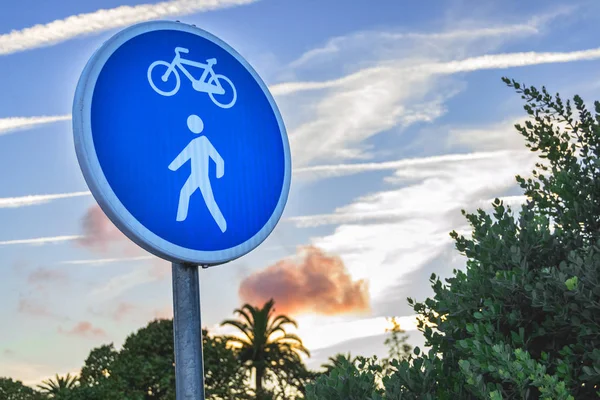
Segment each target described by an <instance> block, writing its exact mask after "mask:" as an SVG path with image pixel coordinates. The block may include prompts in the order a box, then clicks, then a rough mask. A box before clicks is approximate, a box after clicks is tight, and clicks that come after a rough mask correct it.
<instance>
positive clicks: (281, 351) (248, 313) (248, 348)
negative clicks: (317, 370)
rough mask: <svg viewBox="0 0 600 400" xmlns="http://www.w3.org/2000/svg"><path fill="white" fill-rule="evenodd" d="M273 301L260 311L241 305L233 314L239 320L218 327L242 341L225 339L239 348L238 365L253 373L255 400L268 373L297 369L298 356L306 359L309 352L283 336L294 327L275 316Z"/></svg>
mask: <svg viewBox="0 0 600 400" xmlns="http://www.w3.org/2000/svg"><path fill="white" fill-rule="evenodd" d="M274 304H275V302H274V300H273V299H271V300H269V301H268V302H267V303H266V304H265V305H264V306H263V307H262V308H258V307H253V306H251V305H250V304H245V305H244V306H243V307H242V308H239V309H236V310H234V314H237V315H238V316H239V317H240V319H237V320H226V321H223V323H222V324H221V325H222V326H223V325H230V326H234V327H236V328H237V329H239V330H240V331H241V332H242V334H243V337H241V338H238V337H228V338H227V340H228V342H232V343H235V344H237V345H238V346H241V349H240V358H241V361H242V362H243V363H245V364H247V365H249V367H250V368H251V370H254V378H255V385H256V393H257V396H260V395H262V393H263V380H264V379H265V376H266V374H267V373H269V372H273V373H275V374H276V373H277V371H278V370H281V371H283V370H286V372H289V371H287V370H288V369H290V368H291V366H293V365H296V366H297V365H301V364H302V359H301V358H300V353H304V354H306V355H307V356H309V357H310V353H309V351H308V350H307V349H306V348H305V347H304V346H303V345H302V340H301V339H300V338H299V337H298V336H296V335H294V334H290V333H287V332H286V331H285V327H286V326H287V325H292V326H294V327H298V325H297V323H296V321H294V320H293V319H291V318H290V317H288V316H287V315H277V316H275V309H274V307H273V306H274Z"/></svg>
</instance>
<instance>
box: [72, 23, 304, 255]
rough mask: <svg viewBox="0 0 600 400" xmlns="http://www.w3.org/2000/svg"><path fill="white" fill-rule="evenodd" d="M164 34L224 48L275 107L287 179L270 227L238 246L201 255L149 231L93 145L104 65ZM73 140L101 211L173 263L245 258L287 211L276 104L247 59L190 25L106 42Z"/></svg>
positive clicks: (76, 117) (91, 66) (86, 78)
mask: <svg viewBox="0 0 600 400" xmlns="http://www.w3.org/2000/svg"><path fill="white" fill-rule="evenodd" d="M160 30H176V31H182V32H188V33H191V34H194V35H197V36H200V37H202V38H204V39H207V40H209V41H211V42H213V43H215V44H216V45H218V46H220V47H222V48H223V49H225V50H226V51H227V52H229V54H231V55H232V56H233V57H235V58H236V59H237V60H238V61H239V62H240V63H241V64H242V65H243V66H244V67H245V68H246V69H247V70H248V71H249V72H250V74H251V75H252V77H253V78H254V79H255V80H256V82H257V83H258V84H259V86H260V88H261V89H262V91H263V93H264V94H265V96H266V97H267V99H268V101H269V104H270V105H271V108H272V109H273V112H274V114H275V117H276V118H277V123H278V125H279V131H280V132H281V140H282V143H283V152H284V159H285V161H284V162H285V165H284V167H285V171H284V178H283V187H282V190H281V195H280V197H279V201H278V202H277V206H276V207H275V210H274V211H273V214H272V215H271V217H270V218H269V220H268V221H267V223H266V224H265V225H264V226H263V227H262V229H261V230H260V231H258V232H257V233H256V234H255V235H254V236H253V237H251V238H250V239H248V240H247V241H245V242H244V243H241V244H239V245H237V246H235V247H232V248H229V249H224V250H215V251H200V250H193V249H188V248H185V247H181V246H179V245H176V244H174V243H171V242H169V241H167V240H165V239H163V238H161V237H159V236H158V235H156V234H155V233H153V232H151V231H150V230H149V229H148V228H146V227H145V226H143V225H142V224H141V223H140V222H139V221H138V220H137V219H136V218H135V217H134V216H133V215H132V214H131V213H130V212H129V211H128V210H127V209H126V208H125V206H124V205H123V204H122V203H121V201H120V200H119V199H118V198H117V196H116V194H115V193H114V192H113V190H112V188H111V187H110V185H109V184H108V181H107V179H106V177H105V176H104V173H103V171H102V168H101V166H100V162H99V161H98V156H97V154H96V149H95V147H94V143H93V137H92V126H91V104H92V96H93V94H94V88H95V86H96V81H97V79H98V76H99V75H100V72H101V71H102V69H103V67H104V64H105V63H106V61H107V60H108V59H109V58H110V56H111V55H112V54H113V53H114V52H115V51H116V50H117V49H118V48H119V47H121V45H122V44H124V43H125V42H127V41H128V40H130V39H132V38H134V37H136V36H139V35H141V34H144V33H147V32H153V31H160ZM73 136H74V141H75V152H76V153H77V159H78V161H79V165H80V166H81V170H82V172H83V176H84V178H85V180H86V182H87V184H88V186H89V188H90V191H91V192H92V195H93V196H94V198H95V199H96V201H97V202H98V204H99V205H100V208H102V210H103V211H104V213H105V214H106V215H107V216H108V218H109V219H110V220H111V221H112V222H113V223H114V224H115V225H116V226H117V227H118V228H119V229H120V230H121V231H122V232H123V233H124V234H125V235H126V236H127V237H129V239H131V240H132V241H133V242H135V243H136V244H138V245H139V246H141V247H142V248H144V249H145V250H147V251H149V252H150V253H152V254H154V255H156V256H158V257H161V258H164V259H166V260H169V261H172V262H180V263H187V264H195V265H217V264H223V263H226V262H228V261H231V260H234V259H236V258H239V257H241V256H243V255H244V254H247V253H248V252H250V251H252V250H253V249H255V248H256V247H257V246H258V245H259V244H260V243H262V242H263V241H264V240H265V239H266V238H267V237H268V236H269V234H270V233H271V232H272V231H273V229H274V228H275V226H276V225H277V222H279V219H280V218H281V214H282V213H283V209H284V208H285V204H286V202H287V198H288V194H289V190H290V181H291V169H292V166H291V156H290V147H289V142H288V137H287V132H286V129H285V125H284V123H283V119H282V118H281V114H280V113H279V109H278V108H277V105H276V104H275V100H274V99H273V96H272V95H271V93H270V92H269V89H268V88H267V85H266V84H265V83H264V82H263V80H262V79H261V78H260V77H259V76H258V74H257V73H256V71H255V70H254V69H253V68H252V67H251V66H250V64H249V63H248V62H247V61H246V60H244V58H243V57H242V56H241V55H240V54H238V53H237V52H236V51H235V50H234V49H233V48H231V46H229V45H228V44H226V43H225V42H223V41H222V40H220V39H219V38H217V37H215V36H213V35H212V34H210V33H208V32H206V31H204V30H202V29H200V28H197V27H195V26H192V25H187V24H184V23H180V22H172V21H151V22H144V23H141V24H137V25H133V26H131V27H129V28H126V29H124V30H122V31H121V32H119V33H117V34H116V35H114V36H113V37H111V38H110V39H109V40H107V41H106V42H105V43H104V44H103V45H102V46H101V47H100V48H99V49H98V50H97V51H96V52H95V53H94V54H93V55H92V57H91V58H90V60H89V61H88V63H87V65H86V66H85V68H84V70H83V72H82V75H81V78H80V79H79V83H78V84H77V89H76V91H75V99H74V102H73Z"/></svg>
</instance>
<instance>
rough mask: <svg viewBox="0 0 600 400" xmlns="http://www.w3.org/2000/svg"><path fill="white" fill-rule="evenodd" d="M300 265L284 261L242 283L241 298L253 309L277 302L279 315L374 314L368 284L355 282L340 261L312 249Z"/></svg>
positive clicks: (306, 250)
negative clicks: (367, 312) (253, 306)
mask: <svg viewBox="0 0 600 400" xmlns="http://www.w3.org/2000/svg"><path fill="white" fill-rule="evenodd" d="M300 252H301V253H302V256H303V257H302V259H301V260H300V261H298V262H294V261H292V260H287V259H286V260H281V261H279V262H277V263H276V264H274V265H271V266H270V267H267V268H265V269H264V270H262V271H258V272H256V273H254V274H252V275H250V276H249V277H247V278H246V279H244V281H243V282H242V283H241V285H240V289H239V295H240V298H241V299H242V300H243V301H244V302H245V303H249V304H253V305H262V304H264V303H265V302H266V301H268V300H269V299H271V298H273V299H275V307H276V308H277V312H279V313H286V314H301V313H317V314H324V315H335V314H345V313H355V312H366V311H369V310H370V304H369V288H368V283H367V282H366V281H365V280H358V281H352V277H351V276H350V274H349V273H348V271H347V270H346V267H345V266H344V263H343V262H342V260H341V259H340V258H339V257H334V256H330V255H327V254H325V253H324V252H323V251H322V250H320V249H318V248H316V247H313V246H308V247H304V248H301V249H300Z"/></svg>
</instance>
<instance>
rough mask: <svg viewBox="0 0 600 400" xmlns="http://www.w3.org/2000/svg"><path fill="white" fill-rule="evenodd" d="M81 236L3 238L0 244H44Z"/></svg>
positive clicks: (61, 241) (66, 240)
mask: <svg viewBox="0 0 600 400" xmlns="http://www.w3.org/2000/svg"><path fill="white" fill-rule="evenodd" d="M82 238H83V236H78V235H71V236H51V237H41V238H33V239H16V240H5V241H0V246H10V245H17V244H31V245H44V244H52V243H63V242H70V241H73V240H78V239H82Z"/></svg>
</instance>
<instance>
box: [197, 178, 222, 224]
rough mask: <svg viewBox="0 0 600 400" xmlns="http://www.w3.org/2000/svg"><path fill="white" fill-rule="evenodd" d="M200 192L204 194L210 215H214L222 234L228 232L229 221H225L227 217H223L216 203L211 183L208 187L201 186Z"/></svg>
mask: <svg viewBox="0 0 600 400" xmlns="http://www.w3.org/2000/svg"><path fill="white" fill-rule="evenodd" d="M200 192H202V197H204V202H205V203H206V207H208V211H210V215H212V217H213V218H214V220H215V222H216V223H217V225H219V228H220V229H221V232H225V231H226V230H227V221H225V217H223V214H222V213H221V210H220V209H219V206H218V205H217V202H216V201H215V197H214V196H213V192H212V188H211V187H210V182H209V184H208V185H201V186H200Z"/></svg>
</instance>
